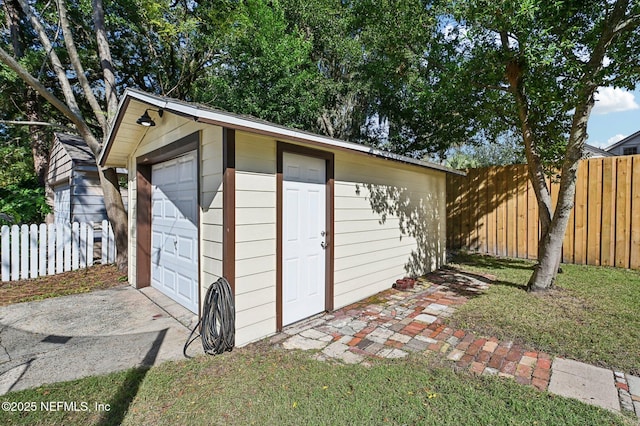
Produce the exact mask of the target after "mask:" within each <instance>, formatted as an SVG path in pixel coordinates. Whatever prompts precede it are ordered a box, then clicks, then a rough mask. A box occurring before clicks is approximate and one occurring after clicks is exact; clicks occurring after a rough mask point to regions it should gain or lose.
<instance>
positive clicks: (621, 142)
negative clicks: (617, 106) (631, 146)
mask: <svg viewBox="0 0 640 426" xmlns="http://www.w3.org/2000/svg"><path fill="white" fill-rule="evenodd" d="M638 136H640V130H638V131H637V132H635V133H634V134H632V135H629V136H627V137H626V138H624V139H622V140H619V141H618V142H616V143H614V144H613V145H611V146H608V147H606V148H605V151H611V150H612V149H615V148H617V147H619V146H620V145H624V144H625V143H627V142H629V141H630V140H632V139H635V138H637V137H638Z"/></svg>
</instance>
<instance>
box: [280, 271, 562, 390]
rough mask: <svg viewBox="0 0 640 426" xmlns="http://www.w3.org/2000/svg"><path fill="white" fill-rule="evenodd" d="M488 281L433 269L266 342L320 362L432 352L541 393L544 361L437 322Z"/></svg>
mask: <svg viewBox="0 0 640 426" xmlns="http://www.w3.org/2000/svg"><path fill="white" fill-rule="evenodd" d="M491 281H492V278H491V277H486V279H482V280H481V279H478V278H477V275H475V276H471V275H467V274H465V273H463V272H458V271H454V270H449V269H442V270H438V271H436V272H433V273H431V274H429V275H427V276H426V277H425V278H421V279H420V280H418V282H417V284H416V286H415V288H413V289H409V290H403V291H400V290H396V289H388V290H385V291H383V292H381V293H378V294H377V295H376V296H375V298H372V299H371V300H368V299H365V300H363V301H360V302H357V303H354V304H352V305H349V306H346V307H344V308H342V309H339V310H337V311H335V312H332V313H330V314H325V315H322V316H321V317H318V318H313V319H311V320H308V321H306V322H302V323H297V324H295V325H293V326H292V327H291V328H293V329H294V331H295V332H291V331H290V329H291V328H287V329H285V330H284V333H287V334H291V335H292V337H289V338H288V339H286V340H282V339H280V340H278V339H277V338H276V339H274V342H275V341H277V342H278V343H277V344H282V345H284V346H285V347H288V348H291V347H296V346H299V348H300V349H305V350H306V349H323V351H322V357H325V358H335V359H339V360H342V361H344V362H349V363H353V362H359V361H362V360H365V359H366V358H367V357H379V358H401V357H404V356H406V355H407V354H408V353H409V352H438V353H441V354H443V356H444V357H445V358H446V359H449V360H451V361H452V362H454V363H455V364H456V366H457V367H458V368H462V369H467V370H470V371H472V372H474V373H477V374H497V375H500V376H501V377H510V378H513V379H515V380H516V381H518V382H519V383H522V384H527V385H532V386H535V387H536V388H538V389H541V390H544V389H546V388H547V387H548V385H549V378H550V376H551V357H550V356H549V355H548V354H545V353H543V352H535V351H531V350H529V349H526V348H521V347H520V346H518V345H514V344H513V342H501V341H499V340H498V339H496V338H494V337H491V336H489V337H487V336H476V335H475V334H474V333H471V332H468V331H466V330H461V329H453V328H450V327H448V326H447V325H446V324H445V321H444V318H447V317H449V316H451V314H453V312H454V311H455V309H456V306H459V305H462V304H464V303H465V302H466V301H467V300H468V299H467V296H471V295H473V296H475V295H478V294H481V293H482V292H483V291H486V290H487V288H488V286H489V283H490V282H491ZM319 320H320V321H319ZM307 325H308V326H307ZM309 331H311V332H309ZM301 339H303V340H301ZM304 339H307V340H313V341H314V342H304ZM356 355H357V356H356Z"/></svg>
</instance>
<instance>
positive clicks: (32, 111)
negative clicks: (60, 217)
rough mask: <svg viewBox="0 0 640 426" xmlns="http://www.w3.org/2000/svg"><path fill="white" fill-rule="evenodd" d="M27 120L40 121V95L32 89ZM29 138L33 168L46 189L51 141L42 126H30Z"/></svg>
mask: <svg viewBox="0 0 640 426" xmlns="http://www.w3.org/2000/svg"><path fill="white" fill-rule="evenodd" d="M25 96H26V104H25V109H26V111H27V119H28V120H29V121H33V122H37V121H40V114H39V112H38V101H37V99H38V95H37V94H36V93H35V92H34V91H33V90H32V89H30V88H27V89H26V95H25ZM29 137H30V138H31V154H32V156H33V168H34V169H35V172H36V176H37V177H38V185H40V186H41V187H43V188H44V187H45V185H46V183H47V182H46V180H47V171H48V170H49V141H47V140H46V133H45V132H43V131H42V127H41V126H37V125H30V126H29Z"/></svg>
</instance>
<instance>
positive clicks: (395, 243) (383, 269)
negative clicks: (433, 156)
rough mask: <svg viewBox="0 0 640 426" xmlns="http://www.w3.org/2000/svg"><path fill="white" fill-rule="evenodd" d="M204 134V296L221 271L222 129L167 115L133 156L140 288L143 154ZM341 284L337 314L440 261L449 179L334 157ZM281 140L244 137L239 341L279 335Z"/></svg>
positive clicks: (239, 144)
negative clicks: (138, 175) (139, 206)
mask: <svg viewBox="0 0 640 426" xmlns="http://www.w3.org/2000/svg"><path fill="white" fill-rule="evenodd" d="M196 131H201V150H200V168H201V176H200V179H201V180H200V189H201V193H200V201H201V210H200V265H201V271H200V274H201V275H200V279H201V300H202V299H203V298H204V292H206V289H207V288H208V286H209V285H210V284H211V283H212V282H214V281H215V280H216V279H217V278H218V277H219V276H220V275H221V274H222V258H223V256H224V253H223V248H222V235H223V229H222V219H223V212H222V207H223V204H222V192H223V188H222V177H223V169H222V166H223V162H222V129H221V128H220V127H218V126H213V125H205V124H199V123H195V122H193V121H190V120H188V119H185V118H180V117H176V116H173V115H171V114H169V113H165V116H164V117H163V118H162V121H161V124H160V123H159V125H158V126H156V127H154V128H151V129H149V130H148V132H147V133H146V134H145V136H144V138H143V140H142V142H141V143H140V144H139V145H138V146H137V148H136V150H135V151H134V152H133V154H132V155H131V156H130V157H129V163H128V166H129V196H130V198H129V201H130V202H129V227H130V239H129V241H130V247H129V253H130V255H129V259H130V264H129V273H130V277H129V280H130V282H131V283H132V284H134V285H135V273H136V269H135V266H136V265H135V247H136V237H135V235H136V234H135V223H136V220H135V219H136V205H135V204H136V185H135V183H136V182H135V176H136V164H135V158H136V157H138V156H140V155H143V154H144V153H148V152H151V151H153V150H155V149H158V148H160V147H162V146H165V145H167V144H170V143H171V142H174V141H176V140H178V139H180V138H182V137H184V136H187V135H189V134H191V133H193V132H196ZM335 155H336V157H335V200H334V201H335V226H334V232H335V241H334V244H335V272H334V273H335V283H334V306H335V308H339V307H341V306H344V305H347V304H349V303H352V302H355V301H358V300H361V299H363V298H365V297H367V296H370V295H372V294H375V293H376V292H378V291H380V290H383V289H386V288H388V287H390V286H391V283H392V282H393V281H394V280H395V279H397V278H400V277H402V276H404V275H407V274H410V275H414V274H421V273H424V272H427V271H430V270H431V269H433V268H435V267H437V266H439V265H441V264H442V263H443V262H444V256H445V174H444V173H443V172H438V171H431V170H428V169H425V168H421V167H417V166H409V165H403V164H400V163H397V162H392V161H388V160H381V159H376V158H373V157H365V156H362V155H357V154H351V153H347V152H344V151H338V150H336V151H335ZM276 182H277V180H276V141H275V140H274V139H271V138H267V137H263V136H259V135H254V134H249V133H246V132H241V131H237V132H236V182H235V185H236V210H235V218H236V230H235V232H236V234H235V237H236V277H235V292H236V344H237V345H238V346H242V345H245V344H247V343H249V342H251V341H254V340H256V339H259V338H263V337H265V336H268V335H270V334H273V333H274V332H275V331H276V267H277V265H276V221H277V217H276Z"/></svg>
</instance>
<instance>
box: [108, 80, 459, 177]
mask: <svg viewBox="0 0 640 426" xmlns="http://www.w3.org/2000/svg"><path fill="white" fill-rule="evenodd" d="M153 108H158V109H161V110H163V111H164V112H170V113H173V114H176V115H179V116H183V117H188V118H190V119H192V120H194V121H197V122H201V123H208V124H213V125H217V126H221V127H226V128H230V129H236V130H241V131H247V132H252V133H259V134H262V135H267V136H271V137H275V138H285V139H288V140H293V141H298V142H301V143H307V144H311V145H316V146H325V147H328V148H338V149H346V150H348V151H354V152H359V153H362V154H368V155H371V156H375V157H381V158H386V159H389V160H393V161H398V162H402V163H408V164H413V165H416V166H420V167H425V168H429V169H435V170H440V171H443V172H448V173H454V174H459V175H464V173H463V172H460V171H458V170H454V169H451V168H449V167H445V166H442V165H440V164H435V163H431V162H426V161H422V160H417V159H415V158H410V157H406V156H403V155H399V154H394V153H391V152H386V151H382V150H380V149H377V148H372V147H369V146H365V145H360V144H356V143H352V142H346V141H343V140H339V139H333V138H330V137H327V136H321V135H317V134H314V133H310V132H306V131H303V130H299V129H292V128H289V127H284V126H280V125H278V124H273V123H270V122H268V121H264V120H260V119H257V118H255V117H250V116H244V115H238V114H232V113H229V112H225V111H220V110H217V109H214V108H211V107H209V106H205V105H200V104H195V103H189V102H184V101H180V100H177V99H172V98H168V97H164V96H157V95H151V94H148V93H145V92H141V91H139V90H133V89H127V90H126V91H125V93H124V96H123V97H122V99H121V101H120V105H119V106H118V115H117V116H116V119H115V121H114V125H113V127H112V128H111V131H110V132H109V137H108V138H107V142H106V144H105V146H104V148H103V150H102V153H101V154H100V158H99V163H100V164H101V165H103V166H105V165H109V166H115V167H124V166H126V159H127V158H126V157H127V155H128V154H129V153H130V152H132V151H133V150H134V149H135V146H137V144H138V142H139V140H140V139H141V138H142V137H143V134H144V132H145V131H146V128H145V127H143V126H140V125H137V124H136V120H137V119H138V118H139V117H140V116H141V115H142V114H143V113H144V112H145V110H148V109H153ZM123 130H124V131H123ZM122 133H126V135H122ZM115 145H117V148H116V149H115V150H114V146H115Z"/></svg>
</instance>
